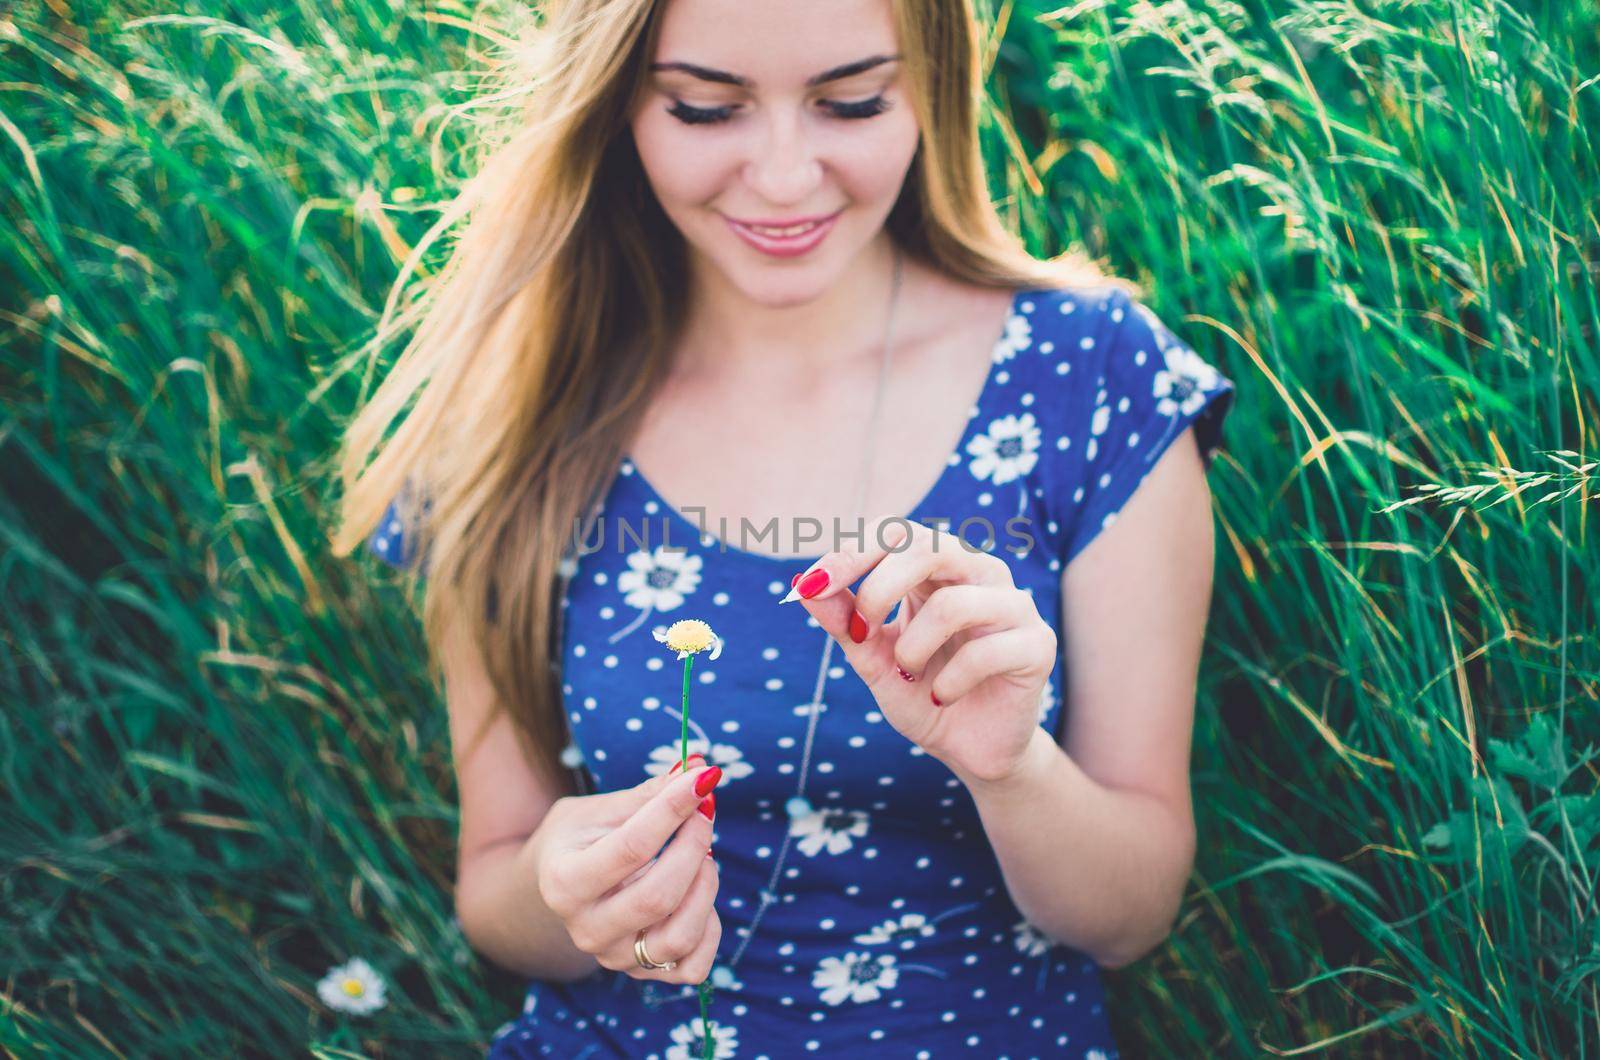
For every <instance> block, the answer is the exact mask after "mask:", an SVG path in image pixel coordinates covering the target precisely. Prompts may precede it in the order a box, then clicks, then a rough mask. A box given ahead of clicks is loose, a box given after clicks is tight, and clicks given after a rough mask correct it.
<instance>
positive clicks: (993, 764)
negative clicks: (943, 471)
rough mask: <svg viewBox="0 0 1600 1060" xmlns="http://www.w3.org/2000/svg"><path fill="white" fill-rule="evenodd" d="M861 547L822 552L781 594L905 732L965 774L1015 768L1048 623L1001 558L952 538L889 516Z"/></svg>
mask: <svg viewBox="0 0 1600 1060" xmlns="http://www.w3.org/2000/svg"><path fill="white" fill-rule="evenodd" d="M907 531H909V538H908V537H907ZM863 546H864V547H862V548H860V549H844V550H840V551H835V552H830V553H828V554H827V555H825V556H823V557H822V558H821V559H819V560H817V562H815V563H814V564H812V565H811V566H810V567H808V568H807V569H806V570H805V571H804V572H803V573H802V574H801V575H799V576H798V577H797V579H796V582H795V586H794V588H793V589H792V590H791V592H790V596H789V597H785V599H789V598H790V597H793V598H794V599H796V600H798V601H799V602H800V604H801V606H803V607H804V608H805V609H806V610H807V611H808V612H810V613H811V615H812V616H813V617H814V618H816V620H817V622H818V624H820V625H821V626H822V628H823V629H824V630H825V631H826V632H827V633H828V634H829V635H830V636H832V637H833V638H834V639H835V640H837V641H838V642H839V644H840V646H841V647H842V648H843V649H844V653H845V658H847V659H849V660H850V664H851V665H852V666H853V667H855V671H856V673H857V674H859V675H860V676H861V679H862V680H863V681H865V682H866V685H867V687H868V689H870V690H871V692H872V695H873V697H874V698H875V699H876V700H877V702H878V707H879V710H880V711H881V712H882V714H883V716H884V717H885V718H887V719H888V721H889V724H891V725H893V726H894V727H895V729H896V730H897V731H898V732H899V733H900V734H901V735H902V736H904V737H905V738H906V739H908V740H910V741H911V742H912V743H914V744H916V745H917V746H918V747H920V748H922V750H924V751H926V752H927V753H928V754H930V755H933V756H934V757H935V758H937V759H939V760H940V761H941V762H943V763H944V764H945V765H946V766H948V767H950V769H951V770H952V771H953V772H955V773H956V774H957V775H958V776H960V777H962V779H963V780H981V781H997V780H1004V779H1006V778H1007V777H1010V776H1012V775H1014V774H1015V773H1016V772H1018V771H1019V770H1020V769H1021V767H1022V765H1023V764H1024V760H1025V758H1026V757H1027V754H1026V752H1027V751H1028V749H1029V746H1030V741H1031V740H1032V739H1033V737H1034V736H1035V735H1036V733H1037V731H1038V729H1039V720H1040V719H1039V713H1040V711H1039V706H1040V697H1041V696H1042V694H1043V692H1044V686H1045V683H1046V682H1047V681H1048V680H1049V678H1050V673H1051V671H1052V670H1053V669H1054V667H1055V662H1056V651H1057V638H1056V631H1055V629H1054V627H1053V626H1051V624H1050V623H1049V622H1047V621H1045V620H1044V619H1043V618H1042V617H1040V615H1039V609H1038V608H1037V607H1036V606H1035V605H1034V602H1033V597H1032V595H1031V594H1029V593H1027V592H1025V591H1023V590H1021V589H1019V588H1017V586H1016V584H1015V583H1014V582H1013V581H1012V579H1011V567H1010V565H1008V564H1007V563H1006V561H1005V560H1003V559H1001V558H1000V557H999V556H996V555H994V554H993V553H991V552H985V551H981V550H978V549H975V548H973V547H972V546H971V545H968V544H967V543H966V542H965V541H964V540H963V539H962V538H960V537H958V536H957V535H955V534H951V533H948V532H946V531H942V530H936V529H934V528H932V527H929V526H926V525H924V524H922V523H917V522H912V521H910V520H907V519H903V518H892V519H887V520H884V521H882V522H880V523H878V524H877V525H876V526H869V527H868V528H867V532H866V537H865V541H864V543H863ZM822 571H825V572H826V578H825V579H824V578H823V577H822V576H821V575H820V574H819V573H818V572H822ZM862 575H865V578H864V579H863V580H862V582H861V585H860V587H859V589H858V590H857V591H855V592H852V591H851V590H850V588H849V586H850V585H851V583H853V582H855V581H856V580H857V579H858V578H861V577H862ZM819 583H821V584H820V586H819ZM802 588H804V589H806V590H809V591H811V593H812V595H811V596H810V597H805V596H803V595H802V594H801V589H802ZM896 602H899V603H900V605H901V606H900V609H899V611H898V613H897V614H896V615H895V621H894V622H893V623H891V624H889V625H884V619H885V618H887V617H888V614H889V612H890V611H891V610H892V609H893V608H894V606H895V604H896ZM940 704H942V705H940Z"/></svg>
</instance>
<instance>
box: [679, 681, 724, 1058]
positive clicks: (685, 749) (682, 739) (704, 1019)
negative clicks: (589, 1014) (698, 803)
mask: <svg viewBox="0 0 1600 1060" xmlns="http://www.w3.org/2000/svg"><path fill="white" fill-rule="evenodd" d="M693 668H694V653H692V652H691V653H690V654H688V655H685V656H684V657H683V706H682V709H681V710H679V711H678V717H679V718H681V719H682V721H683V727H682V729H681V730H680V735H679V737H678V760H679V764H680V765H682V767H683V771H684V772H685V773H687V772H688V771H689V671H690V670H692V669H693ZM710 753H711V748H710V747H709V746H708V747H707V748H706V754H707V756H708V758H707V761H709V755H710ZM714 965H715V962H713V966H714ZM712 989H713V987H712V986H711V976H710V974H709V973H708V974H707V975H706V977H705V978H704V979H702V980H701V981H700V985H699V993H700V1028H701V1029H702V1030H704V1031H705V1032H706V1044H705V1049H704V1051H702V1053H701V1054H700V1055H701V1060H713V1054H714V1053H715V1050H716V1040H715V1039H714V1038H713V1037H712V1035H711V991H712Z"/></svg>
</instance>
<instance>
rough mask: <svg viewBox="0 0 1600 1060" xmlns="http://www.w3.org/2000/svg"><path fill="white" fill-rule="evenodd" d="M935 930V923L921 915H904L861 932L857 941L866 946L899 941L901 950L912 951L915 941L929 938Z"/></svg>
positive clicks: (856, 938)
mask: <svg viewBox="0 0 1600 1060" xmlns="http://www.w3.org/2000/svg"><path fill="white" fill-rule="evenodd" d="M934 930H935V929H934V926H933V922H932V921H930V920H929V919H928V918H927V917H925V916H923V915H922V914H921V913H904V914H902V915H901V917H900V919H898V920H894V919H889V920H885V921H884V922H883V923H881V924H879V925H878V926H877V927H874V928H871V929H870V930H867V931H863V932H861V933H860V934H859V935H857V936H856V937H855V940H856V941H857V942H859V943H861V944H862V945H864V946H875V945H878V944H880V943H884V942H895V941H897V940H898V941H899V942H900V947H901V949H910V948H911V947H912V946H913V945H914V940H915V939H919V938H927V937H928V936H929V935H932V934H933V933H934Z"/></svg>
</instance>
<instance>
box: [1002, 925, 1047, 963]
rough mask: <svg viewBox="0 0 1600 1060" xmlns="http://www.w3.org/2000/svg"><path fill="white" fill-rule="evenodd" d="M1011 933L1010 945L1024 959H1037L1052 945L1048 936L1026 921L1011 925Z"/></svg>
mask: <svg viewBox="0 0 1600 1060" xmlns="http://www.w3.org/2000/svg"><path fill="white" fill-rule="evenodd" d="M1011 932H1012V939H1011V943H1012V945H1014V946H1016V948H1017V949H1018V951H1020V952H1021V953H1022V955H1023V956H1024V957H1037V956H1039V954H1041V953H1044V952H1045V951H1047V950H1048V949H1049V948H1050V947H1051V946H1052V945H1053V943H1052V942H1051V941H1050V936H1048V935H1046V934H1045V933H1044V932H1042V931H1040V930H1039V929H1038V928H1036V927H1034V926H1033V925H1032V924H1030V923H1029V922H1028V921H1027V920H1026V919H1022V920H1019V921H1017V922H1016V923H1015V924H1012V925H1011Z"/></svg>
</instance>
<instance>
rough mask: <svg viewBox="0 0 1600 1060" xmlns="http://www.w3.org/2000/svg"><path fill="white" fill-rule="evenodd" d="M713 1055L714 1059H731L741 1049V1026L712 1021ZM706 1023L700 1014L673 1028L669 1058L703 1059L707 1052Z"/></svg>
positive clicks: (683, 1059) (678, 1059)
mask: <svg viewBox="0 0 1600 1060" xmlns="http://www.w3.org/2000/svg"><path fill="white" fill-rule="evenodd" d="M711 1039H712V1046H711V1050H712V1051H711V1055H712V1057H713V1058H714V1060H731V1058H732V1057H733V1056H734V1054H736V1053H737V1052H738V1051H739V1028H737V1027H725V1026H723V1025H722V1024H720V1023H718V1022H717V1021H716V1020H712V1021H711ZM705 1043H706V1024H705V1023H703V1022H702V1021H701V1019H700V1017H699V1016H696V1017H695V1018H694V1019H692V1020H690V1021H689V1022H688V1023H680V1024H678V1025H677V1026H676V1027H674V1028H672V1044H671V1045H670V1046H668V1047H667V1060H701V1058H702V1057H704V1056H705V1055H706V1054H705Z"/></svg>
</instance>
